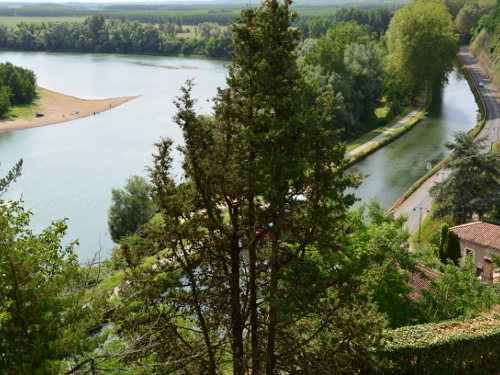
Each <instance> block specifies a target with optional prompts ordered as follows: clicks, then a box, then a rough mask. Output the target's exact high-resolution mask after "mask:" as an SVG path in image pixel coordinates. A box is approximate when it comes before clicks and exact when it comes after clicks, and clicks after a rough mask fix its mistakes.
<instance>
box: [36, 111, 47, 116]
mask: <svg viewBox="0 0 500 375" xmlns="http://www.w3.org/2000/svg"><path fill="white" fill-rule="evenodd" d="M35 116H36V117H43V116H45V113H40V112H37V113H36V115H35Z"/></svg>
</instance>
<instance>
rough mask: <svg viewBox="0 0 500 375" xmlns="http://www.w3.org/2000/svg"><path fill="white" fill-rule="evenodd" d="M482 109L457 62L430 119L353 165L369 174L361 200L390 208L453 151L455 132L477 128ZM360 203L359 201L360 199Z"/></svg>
mask: <svg viewBox="0 0 500 375" xmlns="http://www.w3.org/2000/svg"><path fill="white" fill-rule="evenodd" d="M478 111H479V109H478V107H477V104H476V102H475V98H474V95H473V94H472V92H471V90H470V88H469V85H468V83H467V80H466V79H465V77H464V74H463V72H462V71H461V70H460V69H459V68H458V64H456V66H455V69H454V70H453V71H452V72H451V73H450V75H449V77H448V83H447V84H446V85H445V86H444V87H443V89H442V90H441V92H439V93H436V94H435V95H434V97H433V101H432V103H431V105H430V107H429V110H428V112H427V115H426V118H425V119H424V120H422V121H420V122H419V123H418V124H417V125H416V126H414V127H413V128H412V129H411V130H409V131H408V132H407V133H405V134H404V135H402V136H401V137H400V138H398V139H397V140H395V141H394V142H392V143H390V144H388V145H387V146H385V147H383V148H382V149H380V150H378V151H376V152H375V153H373V154H372V155H370V156H368V157H367V158H366V159H364V160H362V161H361V162H359V163H358V164H355V165H354V166H352V167H351V168H349V170H348V172H351V173H353V174H360V173H361V174H364V175H369V176H368V177H367V178H365V179H364V180H363V183H362V184H361V186H360V187H359V188H358V189H357V190H355V191H354V193H355V195H356V196H357V197H358V198H360V199H361V200H365V199H367V198H376V199H379V200H380V201H381V205H382V207H383V208H388V207H389V206H391V205H392V204H393V203H394V202H395V201H396V200H398V199H399V198H400V197H401V196H402V195H403V194H404V192H405V191H406V190H407V189H408V188H409V187H410V186H411V185H412V184H413V183H414V182H415V181H416V180H418V179H419V178H420V177H422V176H423V175H424V174H425V173H426V172H427V170H426V167H427V164H428V163H431V165H432V166H434V165H436V164H437V163H438V162H439V161H441V160H442V159H444V158H445V157H446V155H448V154H449V151H448V150H447V149H446V148H445V147H444V146H443V144H442V143H443V142H444V141H451V140H452V139H453V132H455V131H464V130H469V129H471V128H473V127H474V126H475V125H476V123H477V117H476V116H477V113H478ZM358 204H359V202H358Z"/></svg>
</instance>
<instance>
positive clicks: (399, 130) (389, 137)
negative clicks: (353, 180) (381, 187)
mask: <svg viewBox="0 0 500 375" xmlns="http://www.w3.org/2000/svg"><path fill="white" fill-rule="evenodd" d="M431 102H432V94H431V93H428V94H427V102H426V104H425V105H424V107H423V108H422V109H421V110H420V111H419V112H418V113H417V114H416V115H415V116H413V117H412V118H411V119H409V120H408V121H407V122H405V123H404V124H403V125H401V126H400V127H399V128H397V129H395V130H394V131H393V132H392V133H389V134H387V135H386V136H385V137H383V138H382V139H380V140H379V141H378V142H375V143H373V144H372V145H371V146H370V147H368V148H365V149H364V150H362V151H360V152H358V153H357V154H355V155H353V156H351V158H350V159H349V163H348V164H347V166H346V168H348V167H350V166H352V165H354V164H356V163H357V162H359V161H361V160H363V159H364V158H366V157H367V156H369V155H371V154H373V153H374V152H375V151H377V150H378V149H380V148H382V147H384V146H385V145H387V144H389V143H391V142H393V141H394V140H396V139H398V138H399V137H401V136H402V135H403V134H404V133H406V132H407V131H408V130H410V129H411V128H412V127H414V126H415V125H416V124H417V123H418V122H419V121H420V120H422V119H423V118H424V117H425V112H426V111H427V108H428V107H429V105H430V103H431ZM413 109H414V107H411V108H407V109H406V110H405V111H404V112H403V113H401V114H400V115H399V116H398V117H397V118H396V119H394V121H393V122H391V124H390V125H389V126H388V127H390V126H392V125H394V124H395V123H396V122H397V121H399V120H401V119H402V118H403V117H404V116H406V115H407V114H408V113H410V112H411V111H412V110H413ZM386 129H387V128H386ZM382 131H383V130H382ZM378 134H380V132H379V133H378ZM373 138H374V137H371V138H370V139H373ZM370 139H368V140H370ZM365 142H366V141H365Z"/></svg>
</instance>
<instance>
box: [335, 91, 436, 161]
mask: <svg viewBox="0 0 500 375" xmlns="http://www.w3.org/2000/svg"><path fill="white" fill-rule="evenodd" d="M426 101H427V94H426V93H424V94H423V95H422V97H421V98H420V101H419V102H418V105H417V106H416V107H415V109H414V110H413V111H411V112H410V113H408V114H407V115H406V116H405V117H403V118H402V119H401V120H399V121H398V122H396V123H395V124H394V125H392V126H391V127H390V128H388V129H386V130H384V131H383V132H382V133H380V134H379V135H377V136H376V137H375V138H373V139H371V140H369V141H368V142H365V143H363V144H362V145H360V146H358V147H356V148H355V149H354V150H352V151H351V152H348V153H346V154H345V156H344V159H347V158H350V157H351V156H354V155H356V154H357V153H358V152H360V151H363V150H364V149H365V148H368V147H370V146H371V145H372V144H374V143H376V142H378V141H379V140H381V139H382V138H384V137H385V136H386V135H388V134H389V133H392V132H393V131H394V130H396V129H397V128H399V127H400V126H402V125H403V124H405V123H406V122H407V121H408V120H410V119H411V118H413V117H414V116H415V115H416V114H417V113H418V112H420V110H422V108H424V105H425V102H426Z"/></svg>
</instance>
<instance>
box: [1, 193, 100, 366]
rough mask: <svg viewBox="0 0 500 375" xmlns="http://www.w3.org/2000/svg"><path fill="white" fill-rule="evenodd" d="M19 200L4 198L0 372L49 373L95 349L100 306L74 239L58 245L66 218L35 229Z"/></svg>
mask: <svg viewBox="0 0 500 375" xmlns="http://www.w3.org/2000/svg"><path fill="white" fill-rule="evenodd" d="M30 215H31V213H30V212H26V211H24V209H23V208H22V206H21V204H20V202H8V203H6V202H3V201H0V289H1V290H2V299H1V301H0V373H2V374H34V375H49V374H55V373H59V372H60V371H61V370H62V361H63V360H65V359H68V358H69V357H71V356H76V355H83V354H84V353H85V352H86V351H87V350H90V351H92V350H93V349H94V348H95V346H96V344H97V342H99V341H101V339H105V338H104V337H103V338H94V339H92V338H90V337H88V329H90V328H92V327H93V326H94V324H95V321H96V318H97V316H96V314H97V313H98V310H97V309H96V308H95V305H93V304H91V303H89V304H88V305H86V306H84V305H83V303H82V298H83V295H84V293H85V290H84V287H86V286H87V285H86V282H85V273H84V269H82V268H80V266H79V264H78V262H77V258H76V254H75V253H74V250H73V248H74V246H75V243H71V244H69V246H67V247H62V246H61V245H60V241H61V238H62V237H63V236H64V235H65V233H66V223H65V221H64V220H63V221H59V222H54V223H52V225H51V226H49V227H48V228H47V229H45V230H44V231H43V232H42V233H40V234H34V233H33V232H32V230H31V229H29V228H30V227H29V225H30Z"/></svg>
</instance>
